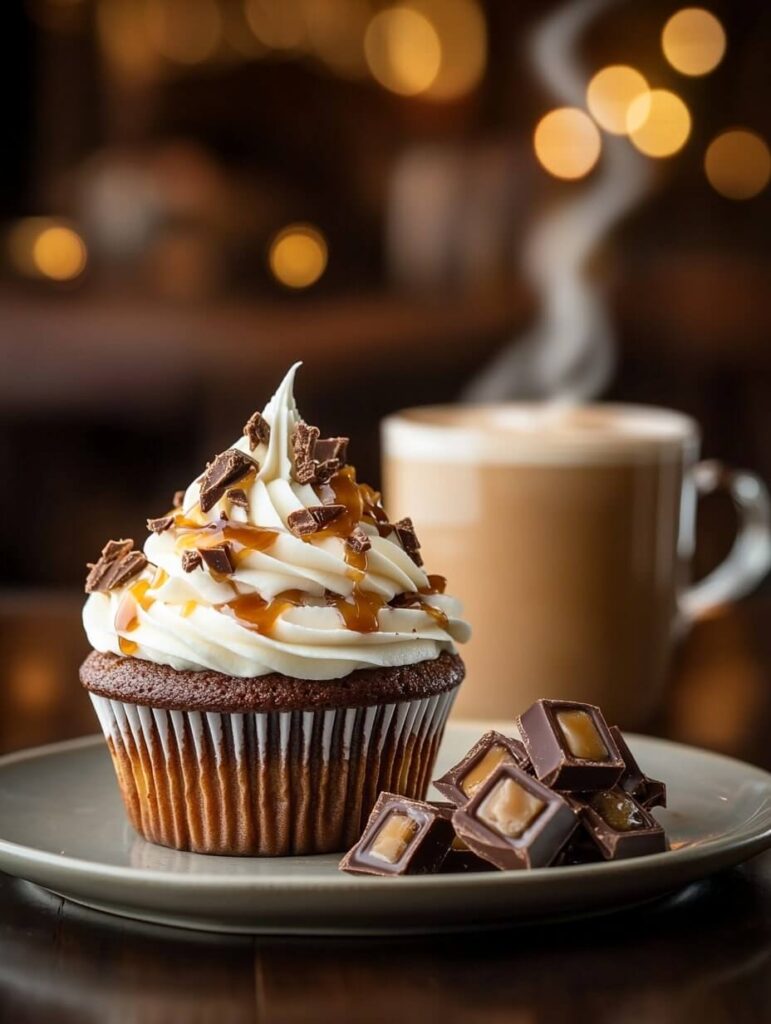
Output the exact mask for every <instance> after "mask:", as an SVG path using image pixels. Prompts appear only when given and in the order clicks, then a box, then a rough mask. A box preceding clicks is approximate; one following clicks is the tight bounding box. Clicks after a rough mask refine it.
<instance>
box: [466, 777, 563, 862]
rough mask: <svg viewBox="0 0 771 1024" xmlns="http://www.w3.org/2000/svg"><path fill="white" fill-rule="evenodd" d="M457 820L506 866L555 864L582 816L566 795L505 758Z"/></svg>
mask: <svg viewBox="0 0 771 1024" xmlns="http://www.w3.org/2000/svg"><path fill="white" fill-rule="evenodd" d="M452 821H453V824H454V826H455V831H456V832H457V834H458V835H459V836H460V838H461V839H462V840H463V841H464V842H465V843H466V844H467V846H468V847H469V848H470V849H471V850H472V851H473V852H474V853H476V854H477V856H479V857H482V858H483V859H484V860H487V861H489V862H490V863H491V864H494V865H495V866H496V867H498V868H501V869H502V870H507V869H512V868H514V869H516V868H537V867H546V866H547V865H549V864H551V863H553V862H554V861H555V860H556V859H557V857H558V856H559V854H560V852H561V850H562V849H563V847H564V846H565V844H566V843H567V841H568V839H570V837H571V835H572V834H573V832H574V831H575V829H576V827H577V825H578V816H577V814H576V812H575V811H574V810H573V808H572V807H571V806H570V804H569V803H568V801H567V800H566V799H565V798H564V797H563V796H562V795H561V794H559V793H555V792H553V791H552V790H550V789H548V788H547V787H546V786H544V785H543V784H542V783H540V782H538V780H537V779H534V778H533V776H532V775H529V774H528V773H527V772H525V771H523V770H522V769H521V768H518V767H517V766H516V765H514V764H511V763H510V762H506V761H504V762H502V763H501V764H499V765H498V767H497V768H496V769H495V771H494V772H493V774H492V775H491V776H490V777H489V778H488V779H487V780H486V781H485V782H484V783H483V784H482V786H481V787H480V788H479V790H478V791H477V792H476V794H475V795H474V796H473V797H472V799H471V800H469V802H468V803H467V804H465V805H464V806H463V807H459V808H458V809H457V810H456V811H455V813H454V814H453V817H452Z"/></svg>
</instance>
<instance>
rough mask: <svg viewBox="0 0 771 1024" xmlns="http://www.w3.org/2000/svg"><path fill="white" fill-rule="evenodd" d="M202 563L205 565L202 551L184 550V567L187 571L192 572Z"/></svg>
mask: <svg viewBox="0 0 771 1024" xmlns="http://www.w3.org/2000/svg"><path fill="white" fill-rule="evenodd" d="M201 565H203V559H202V558H201V552H200V551H183V552H182V568H183V569H184V570H185V572H192V571H193V569H198V568H199V567H200V566H201Z"/></svg>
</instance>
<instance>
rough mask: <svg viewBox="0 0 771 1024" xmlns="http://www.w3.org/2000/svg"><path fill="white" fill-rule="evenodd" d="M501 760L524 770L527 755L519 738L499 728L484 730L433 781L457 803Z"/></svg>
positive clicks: (526, 763)
mask: <svg viewBox="0 0 771 1024" xmlns="http://www.w3.org/2000/svg"><path fill="white" fill-rule="evenodd" d="M504 761H506V762H507V763H509V764H514V765H516V766H517V767H518V768H522V769H524V770H525V771H527V770H528V768H529V767H530V758H529V757H528V756H527V751H526V750H525V748H524V746H523V744H522V743H520V742H519V740H515V739H511V738H510V737H508V736H504V735H503V734H502V733H500V732H486V733H485V734H484V736H482V738H481V739H480V740H478V741H477V742H476V743H475V744H474V746H473V747H472V748H471V750H469V752H468V753H467V754H466V756H465V757H464V758H463V759H462V760H461V761H459V762H458V763H457V764H456V765H454V766H453V767H452V768H450V770H449V771H448V772H446V773H445V774H444V775H443V776H442V777H441V778H439V779H434V785H435V786H436V788H437V789H438V790H439V792H440V793H441V794H442V796H446V797H447V799H448V800H452V802H453V803H454V804H456V805H458V806H460V805H461V804H465V803H466V801H467V800H469V799H470V798H471V797H472V796H473V795H474V794H475V793H476V791H477V790H478V789H479V787H480V786H481V785H482V783H484V782H485V781H486V780H487V779H488V778H489V777H490V776H491V775H492V773H493V772H494V771H495V769H496V768H497V767H498V765H499V764H502V763H503V762H504Z"/></svg>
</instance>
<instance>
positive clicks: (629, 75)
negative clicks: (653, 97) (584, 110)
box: [586, 64, 649, 135]
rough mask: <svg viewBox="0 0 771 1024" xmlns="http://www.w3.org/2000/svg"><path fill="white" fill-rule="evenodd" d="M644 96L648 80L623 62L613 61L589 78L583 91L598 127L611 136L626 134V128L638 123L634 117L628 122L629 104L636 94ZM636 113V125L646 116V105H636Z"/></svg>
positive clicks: (646, 94)
mask: <svg viewBox="0 0 771 1024" xmlns="http://www.w3.org/2000/svg"><path fill="white" fill-rule="evenodd" d="M648 96H649V90H648V83H647V82H646V80H645V79H644V78H643V76H642V75H641V74H640V72H639V71H635V69H634V68H630V67H627V66H626V65H624V64H613V65H611V66H610V67H607V68H603V69H602V70H601V71H598V72H597V74H596V75H595V76H594V78H592V80H591V82H590V83H589V88H588V89H587V91H586V102H587V105H588V107H589V111H590V113H591V115H592V117H593V118H594V120H595V121H596V122H597V124H598V125H599V126H600V127H601V128H604V129H605V131H606V132H611V133H612V134H613V135H627V134H628V133H629V131H630V129H633V128H636V127H638V126H639V125H638V123H637V120H636V121H635V122H634V123H631V124H630V120H629V108H630V106H631V104H632V103H633V102H634V100H636V99H638V98H640V97H648ZM644 107H645V109H643V108H644ZM636 116H637V119H638V120H639V123H640V124H641V123H642V122H643V121H644V120H645V118H646V117H647V116H648V110H647V105H646V104H644V103H639V104H638V105H637V108H636Z"/></svg>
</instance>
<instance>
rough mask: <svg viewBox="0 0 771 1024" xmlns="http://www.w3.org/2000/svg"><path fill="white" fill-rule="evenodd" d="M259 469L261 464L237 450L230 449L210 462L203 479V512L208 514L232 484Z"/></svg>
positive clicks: (201, 497)
mask: <svg viewBox="0 0 771 1024" xmlns="http://www.w3.org/2000/svg"><path fill="white" fill-rule="evenodd" d="M259 468H260V467H259V463H257V462H255V461H254V459H253V458H251V456H249V455H246V454H245V453H244V452H241V451H238V449H237V448H228V450H227V451H224V452H220V454H219V455H218V456H217V457H216V458H215V459H214V462H210V463H209V465H208V466H207V467H206V472H205V473H204V475H203V477H202V479H201V494H200V499H199V500H200V503H201V511H202V512H208V511H209V509H211V508H213V507H214V506H215V505H216V504H217V502H218V501H219V500H220V498H221V497H222V495H223V494H224V493H225V491H226V490H227V489H228V488H229V487H230V485H231V484H234V483H236V481H237V480H240V479H241V478H242V477H244V476H246V474H247V473H249V472H250V471H252V470H258V469H259Z"/></svg>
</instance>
